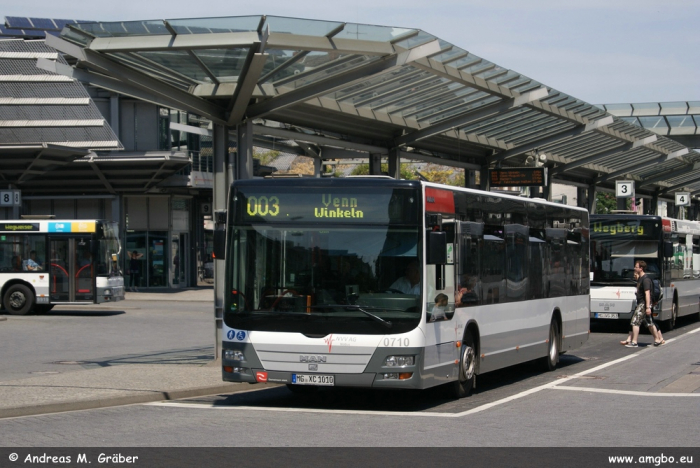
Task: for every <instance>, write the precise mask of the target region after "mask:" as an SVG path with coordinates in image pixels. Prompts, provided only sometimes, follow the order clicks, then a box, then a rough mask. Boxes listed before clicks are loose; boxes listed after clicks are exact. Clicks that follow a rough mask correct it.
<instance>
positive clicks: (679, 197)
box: [676, 192, 690, 206]
mask: <svg viewBox="0 0 700 468" xmlns="http://www.w3.org/2000/svg"><path fill="white" fill-rule="evenodd" d="M676 206H690V192H677V193H676Z"/></svg>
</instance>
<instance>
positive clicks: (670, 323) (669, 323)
mask: <svg viewBox="0 0 700 468" xmlns="http://www.w3.org/2000/svg"><path fill="white" fill-rule="evenodd" d="M676 319H678V303H677V302H676V301H673V302H672V303H671V318H670V319H668V320H666V321H665V322H663V326H664V331H667V332H669V331H671V330H673V329H674V328H676Z"/></svg>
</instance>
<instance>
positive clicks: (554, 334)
mask: <svg viewBox="0 0 700 468" xmlns="http://www.w3.org/2000/svg"><path fill="white" fill-rule="evenodd" d="M559 348H560V346H559V323H558V322H557V321H556V319H552V323H551V324H550V325H549V341H548V343H547V355H546V356H545V357H544V358H542V367H543V368H544V370H545V371H547V372H551V371H553V370H554V369H556V368H557V364H558V363H559Z"/></svg>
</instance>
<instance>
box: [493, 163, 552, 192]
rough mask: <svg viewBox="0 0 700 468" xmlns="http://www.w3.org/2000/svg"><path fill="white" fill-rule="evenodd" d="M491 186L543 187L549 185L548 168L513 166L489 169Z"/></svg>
mask: <svg viewBox="0 0 700 468" xmlns="http://www.w3.org/2000/svg"><path fill="white" fill-rule="evenodd" d="M489 180H490V182H491V187H531V186H536V187H543V186H545V185H547V168H544V167H513V168H509V169H491V170H489Z"/></svg>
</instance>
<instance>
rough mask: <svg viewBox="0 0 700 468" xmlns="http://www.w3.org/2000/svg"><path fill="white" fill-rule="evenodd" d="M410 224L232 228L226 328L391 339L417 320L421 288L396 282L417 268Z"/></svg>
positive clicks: (414, 235)
mask: <svg viewBox="0 0 700 468" xmlns="http://www.w3.org/2000/svg"><path fill="white" fill-rule="evenodd" d="M419 234H420V232H419V230H418V228H417V227H406V226H391V225H362V226H358V225H354V226H350V225H345V226H337V225H333V224H328V225H327V227H319V225H318V224H314V225H309V224H307V225H303V224H300V225H297V226H293V227H292V226H289V225H284V226H282V225H272V224H258V225H252V226H239V227H236V228H235V229H233V231H232V233H231V236H232V237H231V239H230V240H229V241H230V243H229V245H230V246H231V247H232V248H231V250H230V251H229V254H227V255H228V257H227V262H231V263H230V265H232V266H233V268H232V269H231V274H230V275H229V278H227V281H229V284H230V289H229V290H228V291H227V296H226V302H225V305H224V310H225V314H224V320H225V322H226V324H227V325H228V326H229V327H231V328H239V329H244V330H262V331H284V332H298V333H304V334H307V335H320V336H325V335H327V334H329V333H345V334H347V333H357V334H360V333H362V334H393V333H404V332H406V331H409V330H412V329H414V328H415V327H416V326H417V325H418V322H419V321H420V319H421V312H420V310H421V295H420V293H419V290H420V287H416V288H415V289H413V290H410V291H408V290H404V291H400V290H399V289H398V288H397V286H396V285H395V283H396V281H397V279H399V278H401V277H403V276H404V274H405V272H406V271H407V269H409V268H411V267H416V266H417V265H416V264H417V262H418V260H419V259H418V251H419V248H418V246H419Z"/></svg>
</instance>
